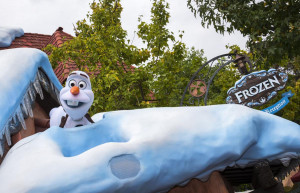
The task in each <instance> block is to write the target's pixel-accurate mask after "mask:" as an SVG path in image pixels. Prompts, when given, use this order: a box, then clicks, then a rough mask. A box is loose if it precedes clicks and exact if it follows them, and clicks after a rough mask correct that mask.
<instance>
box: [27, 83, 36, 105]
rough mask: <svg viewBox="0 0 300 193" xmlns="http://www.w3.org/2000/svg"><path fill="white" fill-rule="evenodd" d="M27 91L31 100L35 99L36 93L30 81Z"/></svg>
mask: <svg viewBox="0 0 300 193" xmlns="http://www.w3.org/2000/svg"><path fill="white" fill-rule="evenodd" d="M28 92H29V95H30V98H31V101H32V102H34V101H35V96H36V93H35V90H34V88H33V84H32V83H30V85H29V88H28Z"/></svg>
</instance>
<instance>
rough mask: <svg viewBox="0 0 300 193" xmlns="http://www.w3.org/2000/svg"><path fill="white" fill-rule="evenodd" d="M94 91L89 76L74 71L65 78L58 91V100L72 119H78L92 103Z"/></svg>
mask: <svg viewBox="0 0 300 193" xmlns="http://www.w3.org/2000/svg"><path fill="white" fill-rule="evenodd" d="M93 101H94V93H93V91H92V86H91V82H90V78H89V76H88V75H87V74H86V73H85V72H82V71H74V72H72V73H71V74H70V75H69V77H68V78H67V81H66V85H65V87H64V88H63V89H62V90H61V91H60V102H61V105H62V107H63V108H64V110H65V111H66V113H67V114H68V115H69V116H70V117H71V118H72V119H73V120H80V119H82V118H83V117H84V115H85V114H86V113H87V112H88V110H89V108H90V107H91V105H92V104H93Z"/></svg>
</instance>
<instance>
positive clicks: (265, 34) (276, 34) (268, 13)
mask: <svg viewBox="0 0 300 193" xmlns="http://www.w3.org/2000/svg"><path fill="white" fill-rule="evenodd" d="M188 7H189V8H190V9H191V10H192V11H193V13H194V14H195V16H196V15H199V16H200V17H201V19H202V20H201V23H202V25H203V26H206V27H209V26H213V27H214V28H215V30H216V31H217V32H219V33H224V32H229V33H232V32H234V30H237V31H240V32H241V33H242V34H243V35H244V36H247V37H248V38H249V39H248V47H249V48H250V49H251V52H253V51H257V52H256V53H258V54H260V55H262V57H264V58H267V59H268V62H267V63H266V64H267V65H269V66H270V65H272V64H274V63H280V61H281V60H282V59H286V58H288V59H291V60H294V58H295V57H298V56H299V53H300V52H299V50H300V34H299V31H300V2H299V0H279V1H270V0H263V1H255V0H243V1H240V0H229V1H228V0H213V1H211V0H188Z"/></svg>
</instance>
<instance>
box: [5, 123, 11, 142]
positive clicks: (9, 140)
mask: <svg viewBox="0 0 300 193" xmlns="http://www.w3.org/2000/svg"><path fill="white" fill-rule="evenodd" d="M4 131H5V137H6V142H7V144H8V146H11V138H10V131H9V127H8V125H6V126H5V128H4Z"/></svg>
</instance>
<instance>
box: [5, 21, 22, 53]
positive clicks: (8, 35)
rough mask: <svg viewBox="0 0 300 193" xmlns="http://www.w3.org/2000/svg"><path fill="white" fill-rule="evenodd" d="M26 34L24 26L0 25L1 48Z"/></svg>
mask: <svg viewBox="0 0 300 193" xmlns="http://www.w3.org/2000/svg"><path fill="white" fill-rule="evenodd" d="M23 35H24V31H23V29H22V28H13V27H1V26H0V48H1V47H8V46H10V45H11V43H12V41H13V40H14V39H15V38H16V37H21V36H23Z"/></svg>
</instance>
